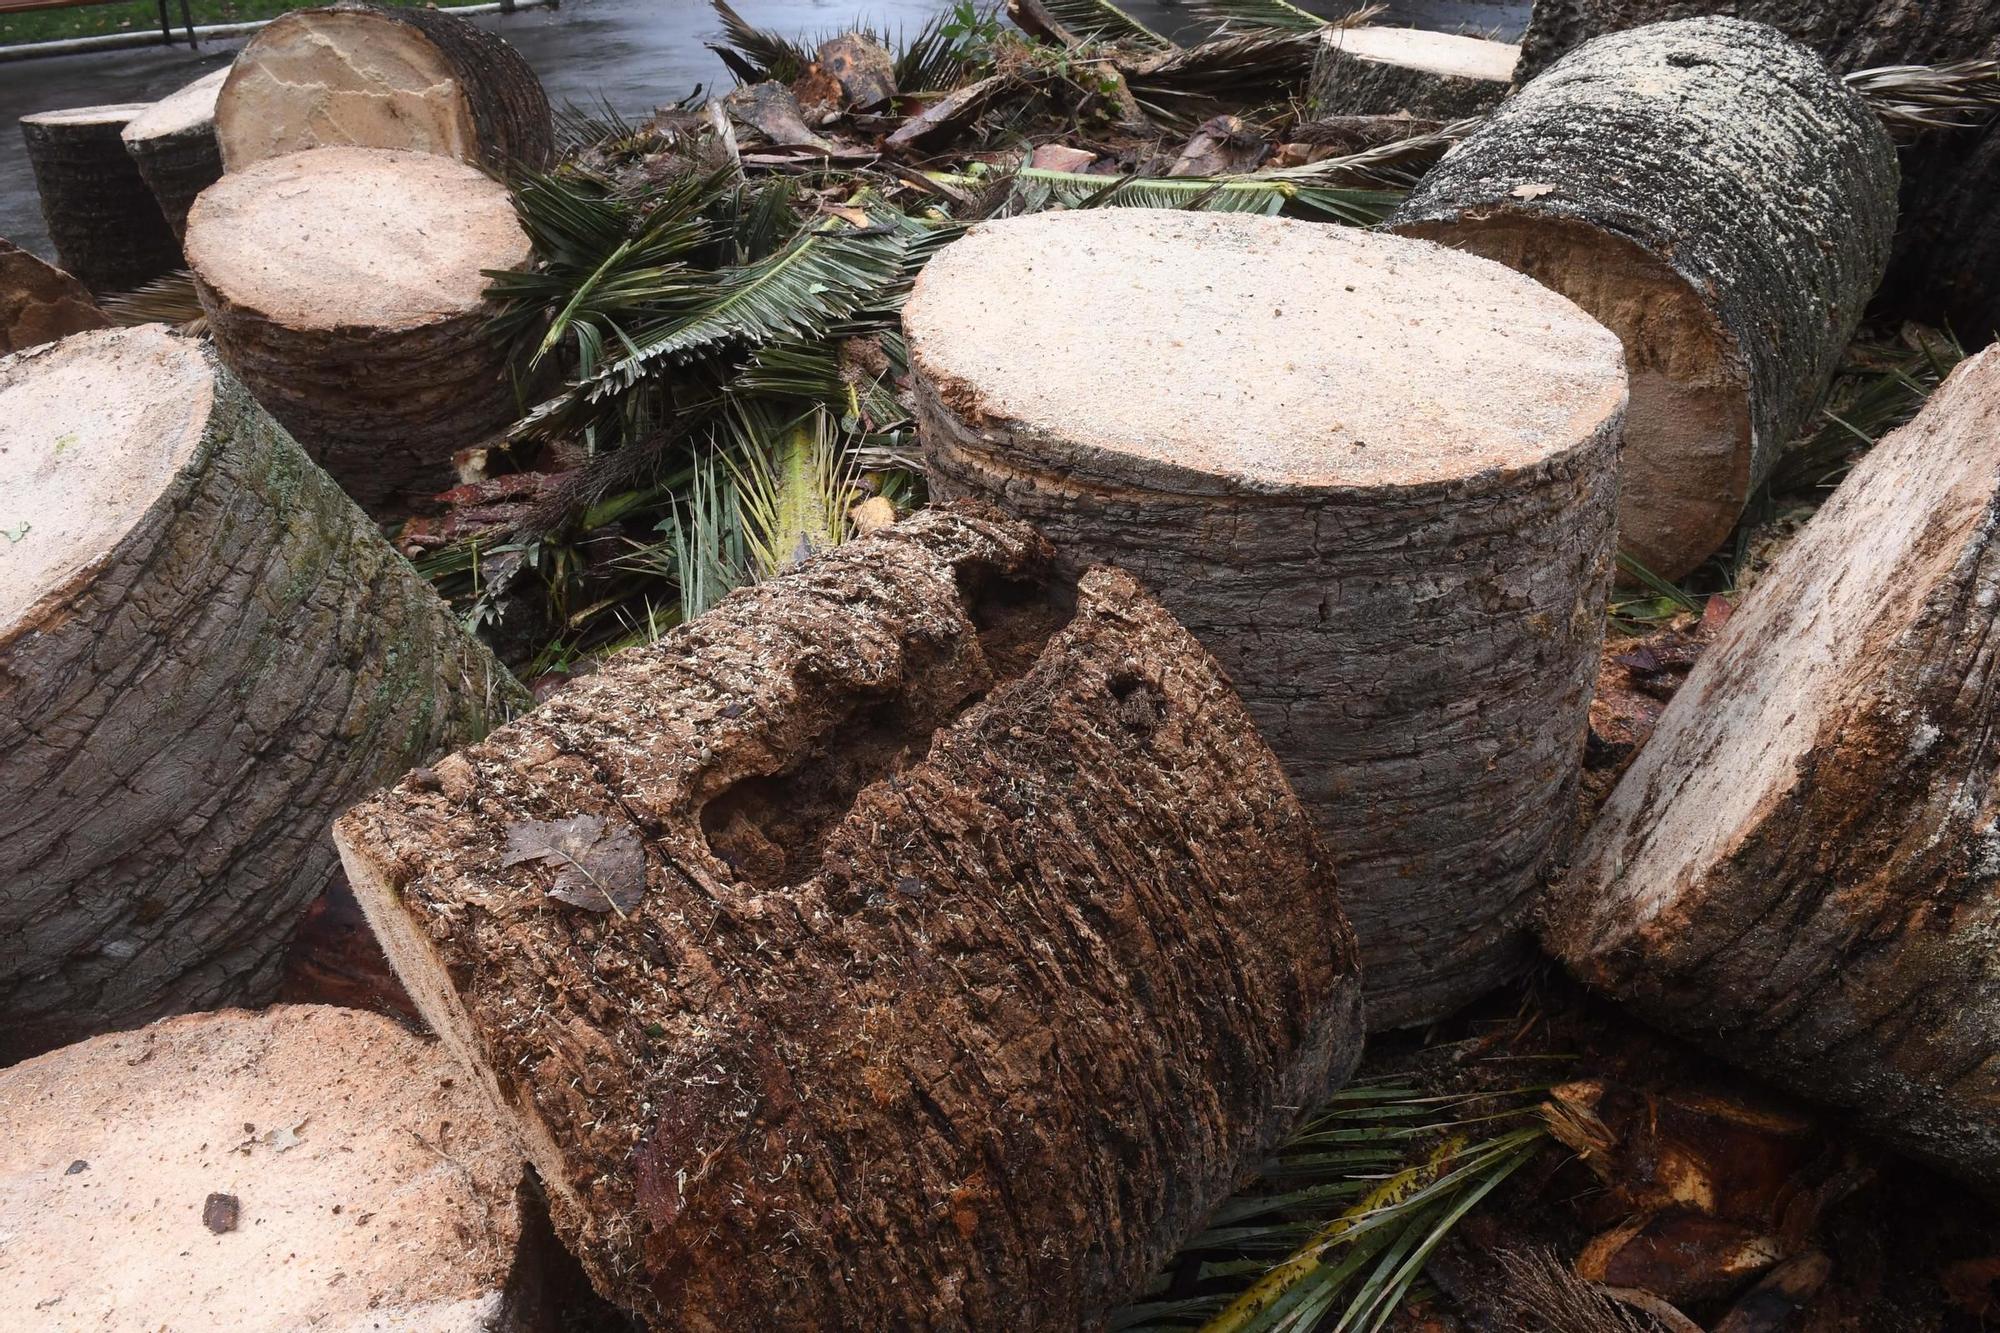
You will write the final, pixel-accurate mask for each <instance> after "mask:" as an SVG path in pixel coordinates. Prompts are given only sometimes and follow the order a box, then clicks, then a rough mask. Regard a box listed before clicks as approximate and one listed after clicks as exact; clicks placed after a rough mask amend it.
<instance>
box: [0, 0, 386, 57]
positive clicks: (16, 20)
mask: <svg viewBox="0 0 2000 1333" xmlns="http://www.w3.org/2000/svg"><path fill="white" fill-rule="evenodd" d="M417 2H418V0H376V3H377V4H384V5H409V4H414V3H417ZM308 8H311V6H309V5H302V4H300V3H298V0H189V4H188V12H189V13H191V14H192V15H193V16H194V21H195V24H196V26H197V27H199V26H200V25H202V24H207V23H248V22H251V21H253V20H256V19H271V18H276V17H278V15H280V14H289V13H290V12H291V11H292V10H294V9H308ZM167 14H168V16H169V17H170V19H171V20H172V22H173V25H174V31H175V33H176V34H178V33H179V32H180V30H181V22H182V19H181V4H180V0H167ZM159 30H160V7H159V5H158V3H157V2H156V0H121V3H119V4H112V5H87V6H83V7H80V8H75V9H38V10H33V11H31V12H29V13H25V14H9V15H7V16H6V17H4V18H0V46H17V45H19V44H21V43H23V42H52V41H57V40H60V39H62V38H65V37H98V36H102V35H104V34H106V33H119V32H158V31H159Z"/></svg>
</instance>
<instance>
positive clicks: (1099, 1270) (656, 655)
mask: <svg viewBox="0 0 2000 1333" xmlns="http://www.w3.org/2000/svg"><path fill="white" fill-rule="evenodd" d="M1048 565H1049V552H1048V549H1047V547H1046V546H1045V545H1044V544H1043V543H1042V542H1041V540H1040V539H1039V538H1037V537H1036V536H1035V535H1034V534H1033V533H1032V532H1030V531H1028V530H1027V529H1025V528H1023V527H1020V526H1018V525H1015V524H1012V523H1008V522H1004V521H1002V520H1001V519H1000V518H999V517H998V516H997V515H993V514H991V513H990V512H988V511H983V510H976V509H959V510H948V511H942V512H940V511H932V512H930V513H927V514H923V515H919V516H918V517H916V518H914V519H912V520H910V521H908V522H906V523H903V524H900V525H898V526H896V527H893V528H889V529H886V530H884V531H882V532H879V533H877V534H875V535H873V536H871V537H868V538H865V539H861V540H858V541H856V542H853V543H851V544H849V545H847V546H845V547H842V548H840V549H838V550H836V551H835V552H832V553H830V554H828V555H825V556H822V557H820V558H818V559H816V560H814V561H812V562H810V563H808V564H806V565H804V566H802V567H800V568H799V569H798V570H796V571H795V572H793V573H791V574H788V575H786V576H785V577H784V578H782V579H779V580H776V581H774V582H771V583H767V584H764V585H762V586H760V587H757V588H754V589H751V590H747V591H743V592H739V593H737V594H735V595H734V596H733V597H731V598H730V599H729V600H727V601H725V602H724V603H723V604H722V605H721V606H720V607H719V608H717V609H716V610H715V611H713V612H711V613H710V614H709V615H707V616H704V617H702V618H701V619H700V620H698V621H696V622H694V623H693V624H691V625H688V626H686V627H684V628H682V629H680V630H677V631H676V632H675V633H673V634H672V635H670V636H668V637H667V638H666V639H664V640H662V641H661V642H660V643H659V644H657V645H655V646H653V647H651V648H647V649H638V650H633V651H631V652H629V653H626V654H624V655H622V656H619V657H617V658H614V659H612V660H611V661H610V662H609V663H607V664H606V666H605V668H604V669H603V670H602V671H601V672H600V673H599V674H597V675H595V676H592V677H590V678H588V679H587V680H584V681H580V682H578V683H576V684H574V685H572V686H571V687H569V688H568V689H567V690H565V691H564V692H563V693H561V694H559V695H557V696H556V697H554V698H553V699H551V700H549V701H548V702H547V703H545V704H543V705H542V706H541V707H540V708H538V709H536V710H535V711H534V712H533V713H531V714H529V715H528V716H527V717H525V718H523V719H521V720H520V721H518V722H516V723H515V724H513V725H512V726H510V727H508V728H506V729H504V730H502V731H500V732H497V733H495V734H494V735H493V736H492V737H491V738H489V739H488V740H487V741H486V742H485V743H484V744H482V745H478V746H474V747H472V748H471V749H469V750H467V751H464V752H463V753H461V754H459V755H455V756H453V757H452V758H450V759H447V760H445V761H443V762H442V763H440V764H438V765H437V766H436V767H435V769H433V770H430V771H425V772H419V773H416V774H413V775H412V776H411V778H410V779H409V780H407V781H406V782H405V783H404V785H403V786H401V787H400V788H398V789H397V790H396V791H395V792H394V793H392V794H390V795H387V796H384V797H381V798H378V799H377V800H374V801H371V802H369V803H368V804H366V805H364V806H362V807H360V808H359V809H357V810H355V811H353V812H351V813H349V814H348V815H346V816H345V817H343V818H342V819H341V821H340V822H339V824H338V826H337V828H336V834H335V836H336V839H337V841H338V842H339V843H340V845H341V849H342V854H343V856H344V858H345V860H346V863H347V865H348V868H349V875H350V878H351V879H352V880H353V882H354V885H355V888H356V891H357V893H358V894H359V895H360V896H361V899H362V902H363V905H364V907H365V908H366V909H367V910H368V913H369V915H370V919H371V920H372V921H373V922H374V923H375V925H376V929H377V933H378V934H379V935H380V936H381V937H382V938H383V940H384V942H385V944H386V945H387V946H388V948H389V952H390V955H391V957H392V959H394V960H395V962H396V963H397V966H398V968H399V970H400V971H401V972H402V974H403V976H404V979H405V980H406V981H408V982H409V983H410V989H411V991H412V992H413V994H414V995H415V996H416V998H417V1001H418V1003H419V1005H420V1006H422V1008H423V1009H424V1011H425V1014H426V1016H427V1017H428V1018H429V1019H430V1020H431V1022H432V1024H433V1025H434V1026H435V1027H436V1028H437V1029H438V1030H439V1031H440V1032H441V1033H442V1034H443V1035H444V1036H445V1039H446V1040H447V1041H449V1042H452V1043H454V1044H456V1045H458V1046H459V1047H460V1049H461V1051H462V1053H463V1054H465V1055H466V1056H467V1057H468V1059H469V1060H470V1061H471V1062H472V1063H473V1065H474V1066H475V1067H476V1068H477V1069H478V1070H479V1071H480V1076H481V1078H482V1079H483V1080H485V1081H486V1082H487V1083H488V1085H489V1086H490V1087H492V1089H493V1090H494V1092H495V1094H496V1096H497V1097H498V1098H499V1100H500V1102H501V1103H502V1104H503V1105H504V1106H506V1107H508V1108H509V1109H510V1110H511V1111H512V1112H513V1114H514V1115H515V1116H516V1117H517V1119H518V1122H519V1124H520V1125H521V1128H522V1129H523V1131H524V1137H525V1139H526V1141H527V1143H528V1145H529V1152H530V1156H531V1158H532V1159H533V1160H534V1161H535V1163H536V1165H537V1166H538V1168H539V1169H540V1171H541V1173H542V1176H543V1179H544V1180H545V1181H546V1182H547V1183H548V1185H549V1187H550V1193H551V1196H552V1202H553V1204H554V1206H555V1210H556V1216H557V1224H558V1229H559V1231H560V1232H561V1233H562V1234H563V1235H564V1237H565V1239H566V1240H567V1241H568V1242H569V1243H570V1246H571V1248H572V1249H573V1250H574V1251H575V1252H576V1253H577V1254H578V1255H579V1256H581V1257H582V1258H583V1259H584V1261H585V1264H586V1266H587V1267H588V1268H589V1269H590V1271H591V1273H592V1274H593V1276H594V1277H595V1278H596V1280H597V1281H598V1283H599V1284H600V1288H601V1289H602V1290H603V1291H605V1292H606V1293H607V1294H608V1295H611V1296H613V1297H614V1298H615V1299H618V1300H620V1301H622V1302H624V1303H626V1304H629V1305H631V1306H633V1307H635V1308H637V1309H639V1310H641V1311H643V1312H645V1313H646V1314H647V1316H648V1317H649V1318H650V1319H651V1320H652V1321H653V1322H654V1323H655V1324H656V1326H659V1327H663V1328H666V1327H672V1328H705V1329H745V1330H749V1329H767V1328H772V1327H788V1328H918V1327H923V1328H995V1329H999V1328H1007V1329H1014V1328H1061V1327H1075V1326H1077V1325H1078V1324H1079V1323H1081V1322H1086V1321H1087V1320H1088V1319H1089V1318H1091V1317H1093V1316H1095V1315H1097V1314H1099V1313H1101V1312H1102V1311H1103V1310H1104V1309H1105V1308H1106V1307H1107V1306H1109V1305H1110V1304H1112V1303H1113V1302H1114V1301H1116V1300H1119V1299H1120V1298H1122V1297H1125V1296H1126V1295H1128V1294H1129V1293H1130V1292H1131V1291H1132V1290H1133V1289H1134V1287H1135V1286H1136V1285H1137V1284H1139V1283H1141V1282H1143V1281H1144V1279H1145V1277H1146V1275H1147V1274H1148V1273H1150V1272H1151V1271H1153V1269H1154V1266H1155V1265H1156V1264H1157V1263H1159V1262H1160V1261H1162V1260H1163V1259H1164V1257H1165V1256H1166V1255H1167V1254H1168V1253H1170V1252H1171V1250H1172V1249H1173V1247H1174V1245H1175V1243H1176V1242H1177V1241H1179V1240H1181V1239H1183V1238H1184V1237H1186V1236H1187V1235H1188V1234H1189V1232H1190V1231H1191V1230H1192V1229H1194V1228H1196V1227H1198V1226H1199V1225H1200V1224H1201V1222H1202V1220H1203V1219H1204V1218H1205V1216H1206V1215H1207V1214H1208V1212H1209V1210H1210V1209H1211V1208H1213V1207H1214V1206H1215V1205H1216V1204H1217V1203H1218V1202H1220V1201H1221V1199H1222V1198H1223V1197H1224V1196H1225V1195H1226V1194H1227V1193H1228V1192H1229V1190H1230V1188H1231V1186H1232V1184H1233V1182H1234V1180H1235V1179H1236V1175H1237V1172H1238V1171H1239V1170H1240V1169H1241V1168H1242V1167H1243V1166H1244V1165H1245V1164H1246V1163H1247V1162H1249V1161H1251V1160H1253V1159H1254V1156H1255V1154H1256V1153H1257V1152H1258V1151H1259V1150H1260V1148H1261V1146H1262V1145H1266V1144H1268V1143H1269V1142H1271V1140H1272V1138H1273V1136H1274V1135H1276V1134H1277V1133H1279V1132H1280V1131H1281V1130H1282V1128H1283V1127H1284V1125H1285V1124H1286V1123H1287V1122H1288V1121H1289V1120H1290V1119H1291V1118H1292V1117H1294V1116H1295V1115H1296V1114H1297V1113H1298V1111H1299V1110H1300V1109H1301V1108H1303V1107H1306V1106H1309V1105H1311V1104H1312V1103H1313V1102H1314V1101H1315V1100H1316V1099H1319V1098H1321V1097H1323V1096H1324V1095H1325V1094H1326V1093H1327V1092H1328V1091H1329V1090H1330V1089H1331V1088H1333V1087H1336V1086H1337V1085H1338V1084H1339V1083H1340V1082H1341V1081H1342V1080H1343V1079H1344V1078H1345V1077H1346V1075H1347V1073H1348V1072H1349V1070H1350V1069H1351V1067H1352V1064H1353V1062H1354V1060H1355V1058H1356V1056H1357V1054H1358V1043H1359V1037H1360V1014H1359V999H1358V985H1357V983H1356V977H1355V969H1354V960H1353V945H1352V937H1351V935H1350V934H1349V932H1348V929H1347V926H1346V922H1345V920H1344V918H1343V917H1342V915H1341V912H1340V907H1339V904H1338V901H1337V900H1336V898H1335V895H1334V892H1333V884H1332V878H1331V875H1330V873H1329V872H1328V871H1327V869H1326V867H1325V865H1324V863H1323V861H1322V858H1321V853H1320V850H1319V846H1318V843H1317V841H1316V840H1315V838H1314V836H1313V833H1312V827H1311V824H1310V822H1309V821H1308V819H1307V818H1306V816H1305V814H1304V812H1303V811H1302V810H1301V809H1300V808H1299V805H1298V802H1297V800H1296V799H1295V798H1294V797H1293V796H1292V794H1291V792H1290V790H1289V788H1287V786H1286V785H1285V780H1284V776H1283V774H1282V773H1281V771H1280V770H1279V767H1278V765H1277V761H1276V760H1275V759H1274V758H1273V757H1272V756H1271V754H1270V752H1269V751H1268V750H1267V749H1265V748H1264V746H1263V743H1262V742H1261V741H1259V740H1258V739H1257V736H1256V732H1255V731H1254V729H1253V728H1252V727H1251V726H1250V723H1249V720H1248V719H1247V718H1246V717H1245V716H1244V714H1243V711H1242V706H1241V704H1240V703H1239V702H1238V701H1237V699H1236V697H1235V695H1234V694H1233V693H1232V692H1231V691H1230V690H1229V687H1228V685H1227V683H1226V682H1225V681H1224V680H1223V678H1222V676H1221V674H1220V673H1219V672H1218V671H1217V670H1216V669H1215V664H1214V663H1213V661H1211V660H1210V659H1209V658H1208V656H1207V655H1206V654H1205V653H1203V652H1202V651H1201V649H1200V648H1199V647H1198V646H1197V645H1196V644H1195V642H1194V640H1193V639H1192V638H1190V637H1189V636H1188V635H1187V634H1186V632H1185V631H1183V630H1182V629H1180V628H1179V627H1178V626H1177V625H1175V624H1174V622H1173V621H1172V620H1171V619H1170V618H1169V617H1168V616H1167V615H1166V614H1165V613H1164V612H1163V611H1161V610H1160V609H1159V608H1158V607H1157V606H1156V605H1154V604H1153V603H1152V602H1150V601H1149V600H1147V599H1146V597H1145V596H1144V595H1143V594H1142V593H1141V592H1140V591H1139V590H1138V589H1137V587H1136V586H1134V585H1133V583H1132V582H1131V580H1130V579H1129V578H1127V577H1126V576H1124V575H1123V574H1120V573H1118V572H1116V571H1113V570H1095V571H1092V572H1090V573H1089V574H1087V575H1085V577H1084V578H1083V580H1082V582H1081V584H1080V585H1079V586H1077V587H1076V588H1075V589H1074V597H1075V603H1074V608H1073V610H1069V609H1066V608H1065V605H1064V602H1065V597H1066V594H1065V593H1064V590H1063V588H1062V586H1061V585H1058V584H1051V583H1050V582H1049V581H1048V578H1049V570H1048ZM562 820H569V821H577V820H581V821H582V822H583V825H584V833H583V834H582V835H581V836H582V838H583V842H584V843H587V844H588V845H579V844H572V846H573V847H577V849H578V854H579V856H580V857H581V866H580V868H579V869H566V867H569V866H570V863H569V862H566V861H564V860H563V859H562V858H561V857H559V856H542V857H539V859H536V853H535V851H534V848H535V847H536V846H540V845H544V844H543V843H542V841H541V839H543V838H544V837H545V836H546V835H547V833H548V832H549V825H548V823H546V822H544V821H562ZM593 830H594V831H593ZM592 838H595V839H596V841H595V842H591V841H590V840H591V839H592ZM621 847H622V848H623V850H622V851H620V850H619V849H620V848H621ZM585 872H588V873H587V874H586V873H585ZM565 875H567V876H568V879H567V881H565V878H564V876H565ZM565 882H567V883H568V885H569V887H568V888H567V889H565V888H564V884H565ZM598 890H602V891H603V892H605V893H608V894H609V895H612V901H613V902H617V901H619V899H621V898H622V900H623V905H622V907H621V908H619V910H617V911H613V910H606V909H608V907H609V904H607V903H604V902H603V901H601V900H600V901H599V902H598V903H597V904H596V906H597V907H598V908H599V909H600V910H595V911H592V910H584V909H583V908H580V907H574V906H569V905H566V904H565V902H564V901H561V900H559V899H558V898H556V897H554V896H552V891H553V893H555V894H564V893H567V894H568V895H569V896H570V897H572V898H574V897H575V896H576V894H577V892H578V891H582V892H584V893H585V895H586V896H587V895H588V894H590V893H593V892H597V891H598Z"/></svg>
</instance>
